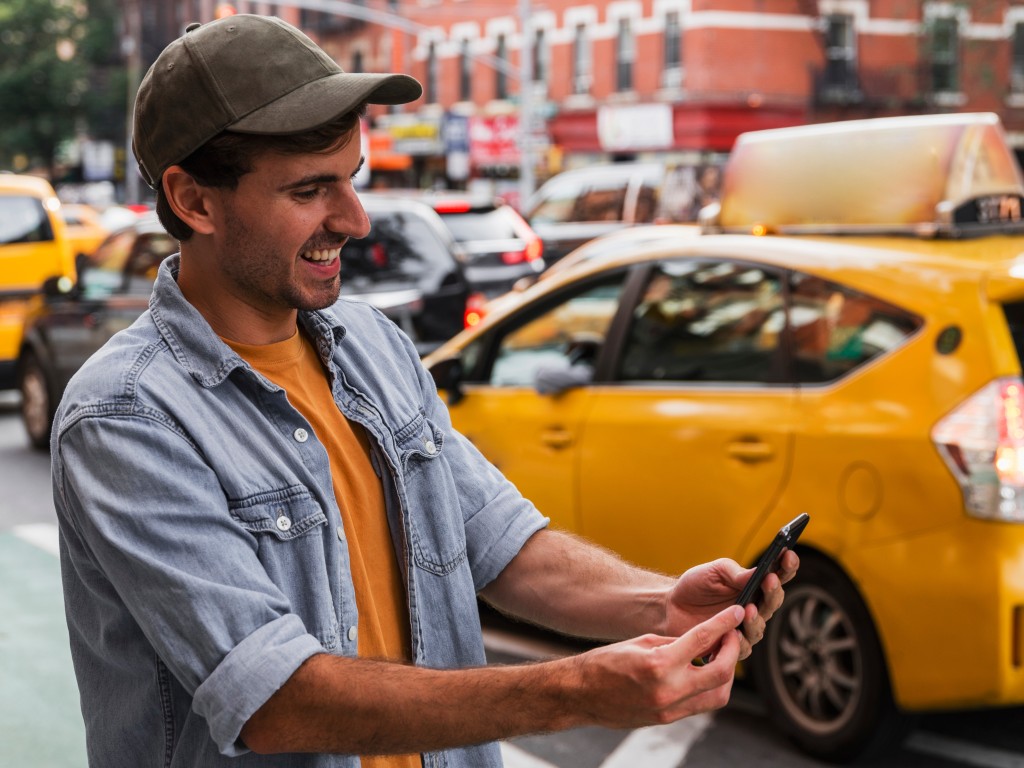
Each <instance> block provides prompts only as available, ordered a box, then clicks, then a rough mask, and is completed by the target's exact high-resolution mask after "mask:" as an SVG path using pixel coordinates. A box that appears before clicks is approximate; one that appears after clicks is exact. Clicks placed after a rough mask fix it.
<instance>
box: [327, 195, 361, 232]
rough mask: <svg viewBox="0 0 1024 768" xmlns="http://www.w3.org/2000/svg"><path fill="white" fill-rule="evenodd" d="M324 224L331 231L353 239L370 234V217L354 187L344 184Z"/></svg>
mask: <svg viewBox="0 0 1024 768" xmlns="http://www.w3.org/2000/svg"><path fill="white" fill-rule="evenodd" d="M326 225H327V228H328V229H329V230H330V231H331V232H337V233H338V234H342V235H345V236H347V237H351V238H355V239H359V238H361V237H366V236H367V235H368V234H370V219H369V217H368V216H367V215H366V211H365V209H364V208H363V203H362V201H361V200H360V199H359V195H358V194H357V193H356V190H355V187H353V186H351V185H346V187H345V189H344V190H343V191H342V193H341V194H340V195H339V196H338V198H337V200H336V201H335V204H334V206H333V210H332V211H331V212H330V215H329V216H328V219H327V222H326Z"/></svg>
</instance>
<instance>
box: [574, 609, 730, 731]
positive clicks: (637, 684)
mask: <svg viewBox="0 0 1024 768" xmlns="http://www.w3.org/2000/svg"><path fill="white" fill-rule="evenodd" d="M743 615H744V612H743V609H742V608H740V607H739V606H730V607H729V608H726V609H725V610H723V611H721V612H720V613H718V614H716V615H715V616H712V617H711V618H710V619H708V620H707V621H704V622H702V623H700V624H698V625H697V626H695V627H693V629H691V630H690V631H689V632H687V633H686V634H684V635H682V636H680V637H678V638H670V637H660V636H658V635H644V636H642V637H638V638H635V639H632V640H627V641H625V642H621V643H615V644H614V645H608V646H604V647H601V648H597V649H595V650H592V651H588V652H587V653H584V654H581V655H580V656H577V657H575V658H573V659H572V660H571V661H572V662H573V663H575V665H576V672H577V674H578V675H579V676H580V679H579V688H578V689H577V690H578V691H579V693H580V701H579V702H576V705H577V706H575V707H573V709H574V710H575V711H576V712H577V713H579V715H580V716H581V717H582V718H583V720H584V721H585V723H586V724H597V725H603V726H606V727H610V728H636V727H642V726H647V725H659V724H665V723H670V722H674V721H676V720H679V719H681V718H684V717H688V716H689V715H695V714H698V713H700V712H709V711H711V710H715V709H720V708H722V707H724V706H725V705H726V704H727V703H728V702H729V695H730V693H731V691H732V683H733V679H734V676H735V671H736V663H737V661H738V660H739V653H740V639H739V633H738V632H737V631H736V629H737V627H738V626H739V624H740V622H741V621H742V620H743ZM709 654H712V658H711V660H710V661H709V662H708V663H707V664H705V665H703V666H697V665H694V664H693V660H694V659H698V658H701V657H705V656H708V655H709Z"/></svg>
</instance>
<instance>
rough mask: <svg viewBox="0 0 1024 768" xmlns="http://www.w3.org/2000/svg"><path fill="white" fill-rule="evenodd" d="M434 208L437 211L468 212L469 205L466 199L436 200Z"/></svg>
mask: <svg viewBox="0 0 1024 768" xmlns="http://www.w3.org/2000/svg"><path fill="white" fill-rule="evenodd" d="M434 210H435V211H437V212H438V213H468V212H469V210H470V205H469V201H468V200H438V201H437V202H436V203H434Z"/></svg>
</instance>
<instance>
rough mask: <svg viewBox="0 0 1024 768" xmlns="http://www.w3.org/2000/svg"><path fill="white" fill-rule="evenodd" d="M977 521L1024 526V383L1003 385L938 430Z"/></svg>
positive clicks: (938, 441)
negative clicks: (1018, 523)
mask: <svg viewBox="0 0 1024 768" xmlns="http://www.w3.org/2000/svg"><path fill="white" fill-rule="evenodd" d="M932 440H933V441H934V442H935V445H936V446H937V447H938V449H939V453H940V454H941V456H942V458H943V459H944V460H945V462H946V465H947V466H948V467H949V469H950V471H951V472H952V473H953V476H954V477H955V478H956V479H957V482H959V484H960V488H961V490H962V491H963V494H964V507H965V509H966V510H967V513H968V514H970V515H973V516H974V517H980V518H985V519H990V520H1003V521H1008V522H1024V381H1021V380H1020V379H1019V378H1003V379H997V380H995V381H993V382H991V383H989V384H987V385H986V386H984V387H982V388H981V389H980V390H979V391H978V392H976V393H974V394H973V395H971V396H970V397H969V398H967V400H965V401H964V402H963V403H961V404H960V405H959V406H957V408H955V409H954V410H953V411H952V412H951V413H949V414H948V415H946V416H944V417H943V418H942V419H941V420H940V421H939V422H938V424H936V425H935V427H934V429H932Z"/></svg>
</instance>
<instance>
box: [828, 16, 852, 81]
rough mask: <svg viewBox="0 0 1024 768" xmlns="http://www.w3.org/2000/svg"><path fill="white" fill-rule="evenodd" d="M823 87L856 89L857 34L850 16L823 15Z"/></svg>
mask: <svg viewBox="0 0 1024 768" xmlns="http://www.w3.org/2000/svg"><path fill="white" fill-rule="evenodd" d="M825 87H826V88H828V89H830V90H835V91H854V90H856V89H857V34H856V31H855V30H854V27H853V17H852V16H848V15H846V14H840V13H834V14H830V15H828V16H826V17H825Z"/></svg>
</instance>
